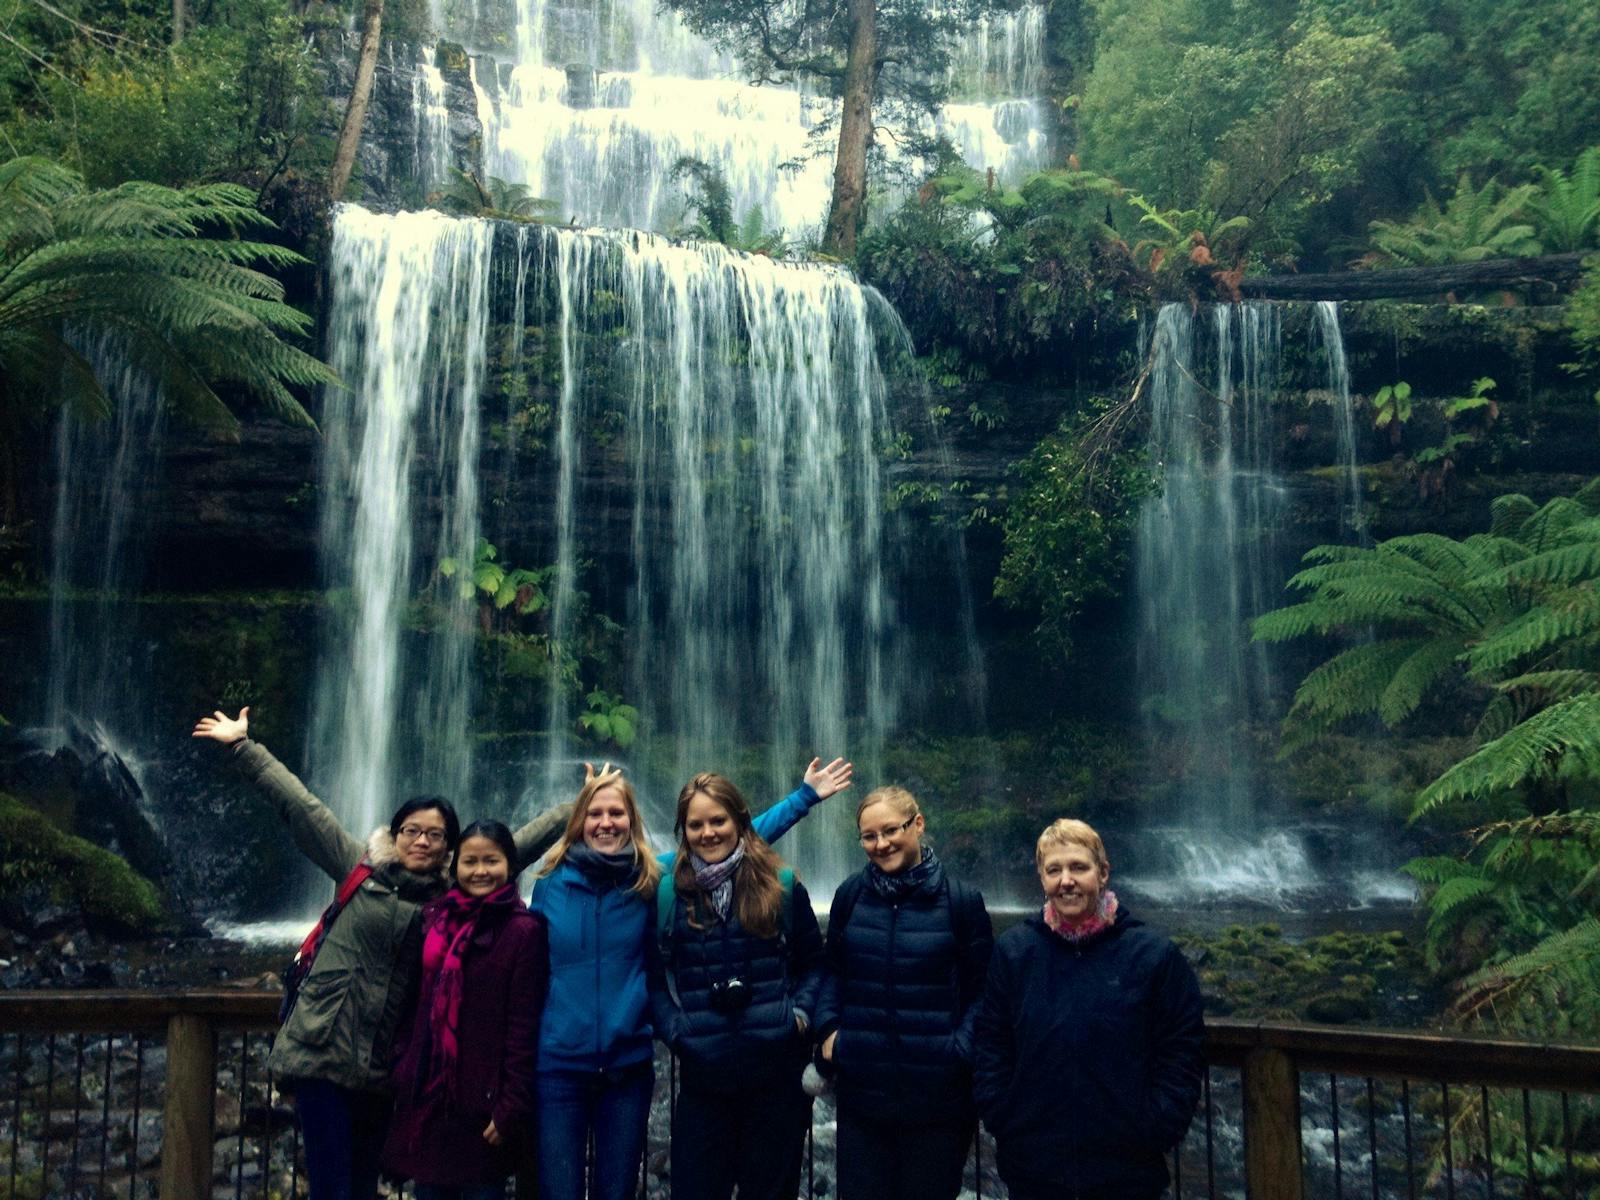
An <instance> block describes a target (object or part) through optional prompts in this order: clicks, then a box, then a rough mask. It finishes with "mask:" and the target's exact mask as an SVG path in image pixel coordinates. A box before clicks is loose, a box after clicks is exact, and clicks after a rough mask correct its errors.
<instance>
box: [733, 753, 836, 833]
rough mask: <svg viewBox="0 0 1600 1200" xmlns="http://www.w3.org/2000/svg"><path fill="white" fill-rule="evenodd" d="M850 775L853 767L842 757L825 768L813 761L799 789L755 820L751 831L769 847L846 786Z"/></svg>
mask: <svg viewBox="0 0 1600 1200" xmlns="http://www.w3.org/2000/svg"><path fill="white" fill-rule="evenodd" d="M854 772H855V767H854V766H853V765H852V764H851V763H847V762H845V760H844V759H842V758H836V759H834V760H833V761H832V762H831V763H829V764H828V765H827V766H823V765H822V760H821V759H820V758H813V759H812V760H811V763H810V765H809V766H807V767H806V772H805V776H804V778H803V779H802V780H801V783H800V786H799V787H797V788H796V789H795V790H794V791H792V792H790V793H789V794H788V795H787V796H785V797H784V798H783V799H782V800H780V801H778V803H776V804H774V805H773V806H772V807H771V808H769V809H767V811H766V812H764V813H762V814H761V815H760V816H758V817H756V819H755V821H754V822H753V825H754V826H755V831H756V832H757V833H759V834H760V835H761V837H762V839H763V840H764V841H766V842H767V843H768V844H769V845H770V844H772V843H773V842H776V841H777V840H778V839H779V838H781V837H782V836H783V835H784V834H786V833H788V832H789V830H791V829H793V828H794V827H795V826H796V825H798V824H799V823H800V820H801V818H802V817H804V816H805V815H806V814H807V813H809V812H810V811H811V810H812V809H813V808H814V807H816V806H817V805H818V804H821V803H822V802H823V801H824V800H826V799H828V797H830V796H836V795H838V794H839V793H840V792H842V791H844V790H845V789H846V788H847V787H849V786H850V782H851V776H852V775H853V774H854Z"/></svg>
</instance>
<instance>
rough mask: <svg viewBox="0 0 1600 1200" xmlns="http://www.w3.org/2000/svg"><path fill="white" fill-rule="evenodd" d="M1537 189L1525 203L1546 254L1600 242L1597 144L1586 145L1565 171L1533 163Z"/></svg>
mask: <svg viewBox="0 0 1600 1200" xmlns="http://www.w3.org/2000/svg"><path fill="white" fill-rule="evenodd" d="M1533 170H1534V175H1535V176H1536V178H1537V179H1538V183H1539V190H1538V192H1537V194H1536V195H1535V196H1534V197H1533V199H1532V200H1531V201H1529V203H1528V219H1529V220H1530V221H1532V222H1533V229H1534V234H1535V236H1536V237H1537V238H1538V241H1539V245H1540V247H1541V248H1542V249H1543V250H1544V252H1545V253H1546V254H1559V253H1562V252H1563V251H1569V250H1590V249H1593V248H1595V247H1596V246H1600V146H1590V147H1589V148H1588V149H1587V150H1585V151H1584V152H1583V153H1582V154H1580V155H1578V157H1577V160H1576V161H1575V162H1574V163H1573V164H1572V172H1571V174H1568V173H1567V172H1565V171H1562V170H1561V169H1560V168H1559V167H1558V168H1556V169H1554V170H1551V169H1550V168H1549V167H1546V166H1545V165H1544V164H1543V163H1539V164H1537V165H1535V166H1534V168H1533Z"/></svg>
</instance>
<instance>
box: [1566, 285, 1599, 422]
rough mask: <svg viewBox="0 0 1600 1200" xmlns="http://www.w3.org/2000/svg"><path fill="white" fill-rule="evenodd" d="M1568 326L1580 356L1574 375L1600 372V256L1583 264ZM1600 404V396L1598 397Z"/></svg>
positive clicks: (1569, 308)
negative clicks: (1579, 372)
mask: <svg viewBox="0 0 1600 1200" xmlns="http://www.w3.org/2000/svg"><path fill="white" fill-rule="evenodd" d="M1565 317H1566V324H1567V328H1568V329H1569V330H1570V331H1571V333H1572V343H1573V346H1574V348H1575V349H1576V350H1577V352H1578V361H1577V362H1575V363H1573V364H1572V365H1571V367H1570V368H1569V369H1570V370H1573V371H1600V254H1597V255H1593V256H1592V257H1590V258H1586V259H1584V260H1583V282H1582V283H1581V284H1579V285H1578V290H1577V291H1576V292H1574V293H1573V294H1572V296H1571V298H1569V299H1568V300H1567V304H1566V312H1565ZM1595 399H1596V400H1600V392H1596V393H1595Z"/></svg>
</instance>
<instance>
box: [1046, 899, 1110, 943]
mask: <svg viewBox="0 0 1600 1200" xmlns="http://www.w3.org/2000/svg"><path fill="white" fill-rule="evenodd" d="M1116 920H1117V894H1116V893H1115V892H1113V891H1112V890H1111V889H1110V888H1106V889H1105V890H1104V891H1102V892H1101V893H1100V903H1099V904H1098V905H1096V906H1095V910H1094V913H1093V915H1092V916H1087V917H1084V918H1083V919H1082V920H1081V921H1069V920H1067V919H1066V918H1065V917H1063V916H1061V915H1060V914H1058V913H1057V912H1056V909H1055V905H1053V904H1051V903H1050V901H1048V900H1046V901H1045V902H1044V923H1045V924H1046V925H1048V926H1049V927H1050V932H1051V933H1054V934H1055V935H1056V936H1057V937H1061V938H1065V939H1066V940H1067V941H1069V942H1087V941H1088V940H1089V939H1090V938H1092V937H1094V936H1095V935H1097V934H1101V933H1104V932H1105V931H1106V930H1108V929H1110V928H1111V926H1112V925H1114V924H1116Z"/></svg>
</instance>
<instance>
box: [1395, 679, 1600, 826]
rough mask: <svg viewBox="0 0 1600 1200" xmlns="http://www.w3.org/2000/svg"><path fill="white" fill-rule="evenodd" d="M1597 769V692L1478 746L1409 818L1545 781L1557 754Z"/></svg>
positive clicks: (1438, 782) (1599, 704) (1421, 800)
mask: <svg viewBox="0 0 1600 1200" xmlns="http://www.w3.org/2000/svg"><path fill="white" fill-rule="evenodd" d="M1567 754H1576V755H1578V756H1580V757H1581V758H1582V759H1583V760H1584V761H1585V762H1589V763H1594V764H1597V765H1600V693H1596V692H1588V693H1585V694H1583V695H1579V696H1573V697H1571V698H1570V699H1567V700H1563V701H1561V702H1560V703H1557V704H1553V705H1551V706H1550V707H1549V708H1545V709H1541V710H1540V711H1538V712H1536V713H1534V714H1532V715H1531V716H1529V717H1527V718H1526V719H1525V720H1523V721H1521V722H1519V723H1518V724H1517V725H1515V726H1514V727H1513V728H1511V729H1510V730H1508V731H1507V732H1506V733H1504V734H1502V735H1501V736H1500V737H1498V738H1496V739H1495V740H1494V741H1492V742H1489V743H1487V744H1486V745H1483V746H1480V747H1479V748H1478V749H1477V750H1475V751H1474V752H1473V753H1472V754H1470V755H1468V756H1467V757H1466V758H1464V759H1463V760H1462V761H1460V762H1458V763H1456V764H1455V766H1453V767H1451V768H1450V769H1449V770H1447V771H1446V772H1445V773H1444V774H1443V775H1441V776H1439V778H1438V779H1435V780H1434V781H1433V782H1432V783H1430V784H1429V785H1428V786H1427V787H1426V788H1424V789H1423V790H1422V794H1421V795H1419V796H1418V797H1417V802H1416V806H1415V808H1414V809H1413V810H1412V818H1413V819H1416V818H1419V817H1424V816H1427V815H1428V814H1429V813H1431V812H1433V811H1435V810H1436V809H1438V808H1440V807H1441V806H1443V805H1445V804H1447V803H1449V802H1451V801H1455V800H1464V799H1472V798H1481V797H1485V796H1488V795H1491V794H1493V793H1494V792H1497V791H1502V790H1506V789H1509V788H1514V787H1518V786H1520V785H1523V784H1526V783H1532V782H1537V781H1539V780H1543V779H1548V778H1550V777H1551V776H1552V774H1553V773H1554V771H1555V769H1556V765H1557V764H1558V763H1559V762H1560V760H1561V758H1562V756H1564V755H1567Z"/></svg>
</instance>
